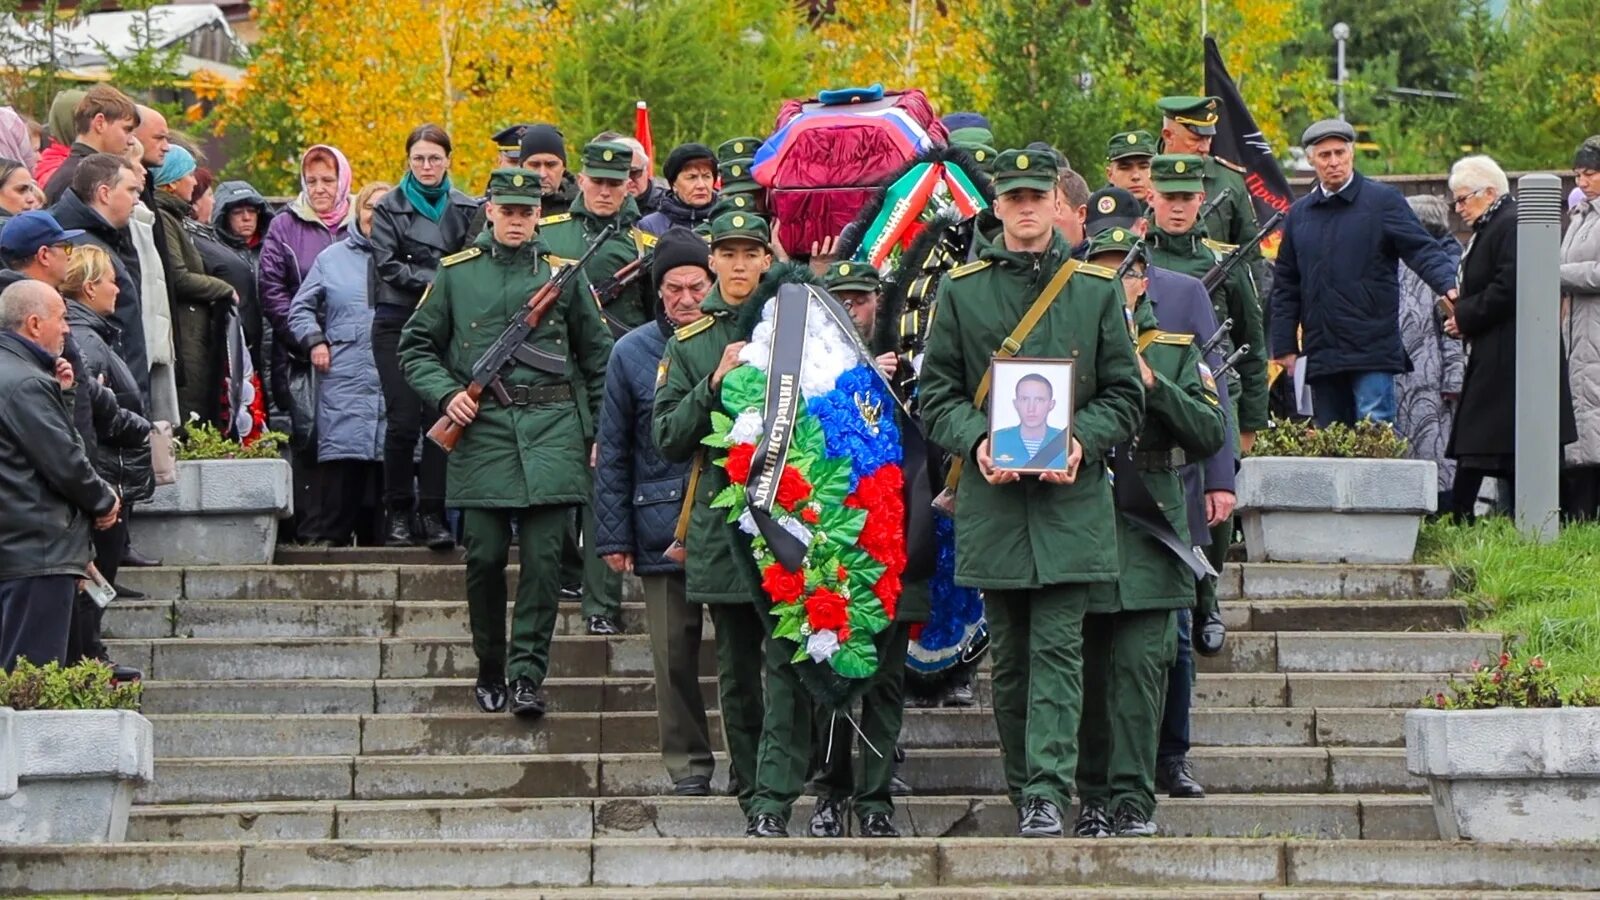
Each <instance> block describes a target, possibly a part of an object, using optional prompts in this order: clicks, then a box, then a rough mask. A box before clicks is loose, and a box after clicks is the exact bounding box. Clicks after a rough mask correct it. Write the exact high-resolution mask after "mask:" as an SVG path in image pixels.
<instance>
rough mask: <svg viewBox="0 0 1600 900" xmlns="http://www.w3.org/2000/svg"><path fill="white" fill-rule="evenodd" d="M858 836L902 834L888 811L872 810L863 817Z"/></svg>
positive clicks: (880, 836) (875, 836) (879, 836)
mask: <svg viewBox="0 0 1600 900" xmlns="http://www.w3.org/2000/svg"><path fill="white" fill-rule="evenodd" d="M856 836H857V837H866V838H897V837H899V836H900V829H898V828H896V827H894V819H893V818H892V817H890V815H889V814H888V813H884V812H870V813H867V814H866V815H864V816H862V817H861V824H860V828H859V829H857V831H856Z"/></svg>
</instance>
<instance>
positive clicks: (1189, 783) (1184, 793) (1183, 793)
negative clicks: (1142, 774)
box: [1156, 756, 1206, 798]
mask: <svg viewBox="0 0 1600 900" xmlns="http://www.w3.org/2000/svg"><path fill="white" fill-rule="evenodd" d="M1156 790H1158V791H1166V792H1167V796H1168V797H1179V798H1185V797H1187V798H1196V797H1204V796H1205V795H1206V789H1205V788H1203V787H1201V786H1200V782H1198V781H1195V780H1194V776H1193V775H1191V774H1189V760H1188V758H1187V757H1182V756H1179V757H1177V758H1175V759H1163V760H1161V761H1159V762H1157V763H1156Z"/></svg>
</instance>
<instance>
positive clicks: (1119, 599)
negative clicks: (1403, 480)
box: [1074, 228, 1227, 837]
mask: <svg viewBox="0 0 1600 900" xmlns="http://www.w3.org/2000/svg"><path fill="white" fill-rule="evenodd" d="M1137 243H1138V238H1137V237H1136V236H1135V235H1134V234H1133V233H1132V232H1131V231H1129V230H1127V229H1124V228H1109V229H1105V230H1102V231H1101V232H1100V233H1099V234H1097V235H1096V236H1095V237H1094V238H1093V240H1092V241H1091V243H1090V245H1089V261H1090V262H1091V263H1099V264H1101V265H1105V266H1115V265H1118V264H1119V263H1120V262H1121V261H1122V259H1123V258H1124V256H1125V255H1126V254H1127V253H1128V251H1129V250H1131V249H1132V248H1133V247H1134V246H1135V245H1136V244H1137ZM1123 286H1124V289H1125V290H1126V292H1127V298H1128V301H1127V302H1128V303H1129V305H1130V307H1132V314H1133V327H1134V329H1135V330H1136V331H1137V332H1138V336H1137V339H1136V347H1137V348H1138V350H1139V355H1140V360H1139V362H1140V365H1139V371H1140V375H1141V376H1142V378H1143V380H1144V390H1145V420H1144V427H1143V428H1142V429H1141V430H1140V432H1139V437H1138V443H1137V449H1136V450H1134V451H1133V453H1132V454H1131V456H1130V457H1128V459H1127V462H1128V463H1131V468H1132V469H1133V472H1131V473H1129V472H1126V471H1123V470H1119V471H1118V478H1117V485H1116V488H1117V500H1118V515H1117V546H1118V549H1119V551H1120V556H1121V565H1122V577H1121V578H1120V579H1119V581H1118V583H1117V589H1116V590H1114V591H1104V592H1101V593H1098V594H1096V595H1095V597H1094V599H1093V600H1092V601H1091V602H1090V604H1089V615H1088V617H1087V618H1085V619H1084V623H1083V631H1084V660H1083V672H1084V675H1083V721H1082V723H1081V725H1080V726H1079V729H1078V741H1079V746H1080V748H1081V750H1080V757H1079V760H1078V794H1079V798H1080V800H1081V801H1082V808H1081V810H1080V812H1079V814H1078V823H1077V827H1076V828H1075V829H1074V833H1075V834H1076V835H1077V836H1078V837H1105V836H1107V835H1110V834H1116V835H1118V836H1123V837H1144V836H1149V835H1153V834H1155V821H1154V816H1155V778H1156V742H1157V735H1158V731H1159V729H1160V725H1161V712H1162V702H1163V701H1164V700H1165V699H1166V695H1167V667H1168V666H1169V665H1170V664H1171V663H1172V660H1173V658H1174V656H1175V655H1176V653H1177V633H1176V616H1175V614H1174V612H1173V611H1174V610H1177V609H1187V608H1189V607H1191V606H1193V605H1194V602H1195V577H1194V572H1193V571H1192V570H1191V569H1190V568H1189V567H1188V566H1187V565H1186V564H1185V563H1184V562H1182V561H1181V560H1180V559H1179V558H1178V557H1177V555H1176V554H1175V553H1174V552H1173V551H1172V550H1170V549H1168V548H1167V547H1166V546H1164V545H1163V544H1162V543H1161V542H1160V541H1158V540H1157V539H1156V538H1155V537H1153V536H1152V535H1151V534H1150V533H1149V532H1148V531H1146V530H1145V529H1144V528H1142V527H1140V526H1138V525H1136V524H1134V523H1133V522H1132V521H1131V520H1130V519H1129V518H1128V516H1127V515H1126V512H1127V511H1128V507H1129V506H1130V505H1131V504H1133V503H1134V502H1135V501H1134V500H1133V499H1132V498H1133V497H1134V496H1136V495H1138V493H1139V492H1138V491H1137V490H1131V491H1130V490H1129V488H1130V487H1131V485H1127V484H1124V483H1123V481H1124V479H1127V478H1129V477H1133V478H1136V479H1138V480H1139V481H1140V482H1141V483H1142V484H1143V486H1144V487H1145V488H1146V489H1147V490H1148V492H1149V499H1151V500H1153V501H1154V503H1153V504H1148V505H1146V506H1145V507H1144V508H1143V509H1140V510H1137V511H1138V512H1143V513H1145V514H1146V515H1150V516H1153V517H1160V519H1164V520H1165V524H1166V525H1167V526H1168V527H1170V529H1171V532H1172V533H1173V534H1175V535H1176V536H1177V538H1178V539H1179V541H1180V542H1181V545H1182V546H1184V547H1189V546H1191V541H1190V540H1189V521H1188V515H1187V512H1186V510H1185V506H1184V489H1183V481H1182V479H1181V478H1180V476H1179V473H1178V469H1179V467H1180V466H1182V465H1183V464H1184V462H1185V460H1186V459H1187V458H1201V457H1205V456H1210V455H1211V454H1213V453H1215V452H1217V450H1218V449H1220V448H1221V447H1222V444H1223V441H1224V440H1225V439H1226V434H1227V430H1226V426H1225V424H1224V419H1223V413H1222V409H1221V407H1220V406H1219V405H1218V400H1217V395H1216V383H1215V382H1214V381H1212V379H1211V373H1210V372H1209V370H1207V369H1206V368H1205V365H1204V362H1203V360H1202V359H1201V357H1200V348H1199V347H1198V346H1196V345H1195V339H1194V335H1189V334H1172V333H1169V332H1164V331H1161V330H1159V329H1158V328H1157V326H1156V317H1155V311H1154V310H1153V309H1152V307H1151V304H1150V301H1149V299H1148V298H1146V297H1145V296H1144V291H1145V286H1146V281H1145V278H1144V272H1143V266H1142V264H1139V263H1135V264H1134V270H1133V271H1131V272H1130V273H1129V275H1128V277H1127V278H1125V279H1124V281H1123ZM1141 499H1143V498H1142V497H1141ZM1160 519H1158V520H1157V521H1159V520H1160Z"/></svg>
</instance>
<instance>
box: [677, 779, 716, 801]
mask: <svg viewBox="0 0 1600 900" xmlns="http://www.w3.org/2000/svg"><path fill="white" fill-rule="evenodd" d="M672 792H673V793H674V794H677V795H678V796H679V797H709V796H711V779H709V778H707V777H706V776H704V775H689V776H686V777H684V778H680V779H678V780H677V781H675V782H673V783H672Z"/></svg>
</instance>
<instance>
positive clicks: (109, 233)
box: [50, 153, 150, 409]
mask: <svg viewBox="0 0 1600 900" xmlns="http://www.w3.org/2000/svg"><path fill="white" fill-rule="evenodd" d="M139 185H140V180H139V173H138V172H136V171H135V170H134V168H133V164H132V163H130V162H128V161H127V160H126V159H123V158H122V157H120V156H112V155H111V154H109V153H98V154H95V155H94V156H91V157H89V158H88V159H86V160H84V161H83V162H82V163H81V164H80V165H79V167H78V173H77V174H76V175H74V176H73V180H72V190H69V191H67V192H66V193H65V194H63V195H62V196H61V200H60V202H58V203H57V204H56V205H55V206H54V207H52V208H51V210H50V212H51V214H52V215H54V216H55V217H56V221H57V222H60V223H61V227H63V228H67V229H82V230H83V234H82V235H80V236H78V237H76V238H73V243H75V244H94V245H96V246H98V247H100V248H102V249H104V250H105V251H106V252H107V253H109V254H111V262H112V264H113V265H114V266H115V268H116V273H117V311H116V313H114V314H113V315H112V316H111V321H112V322H113V323H115V324H116V326H117V328H118V330H120V331H121V332H122V353H123V356H122V360H123V362H126V363H127V364H128V370H129V371H130V372H132V373H133V379H134V381H136V382H138V384H139V395H140V397H141V398H142V399H143V400H144V403H145V408H146V409H149V408H150V358H149V355H148V353H147V352H146V351H145V346H144V317H143V314H142V310H143V307H142V306H141V300H140V296H139V284H140V272H141V269H140V267H139V252H138V250H136V249H135V248H134V245H133V236H132V234H130V233H129V231H128V220H129V219H131V218H132V217H133V210H134V207H135V206H137V205H138V203H139Z"/></svg>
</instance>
